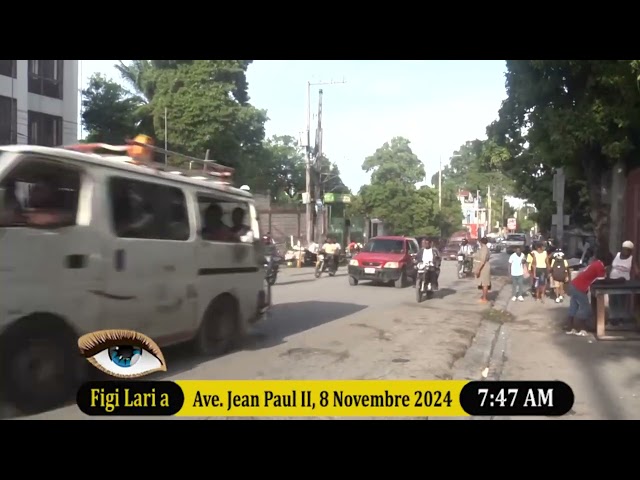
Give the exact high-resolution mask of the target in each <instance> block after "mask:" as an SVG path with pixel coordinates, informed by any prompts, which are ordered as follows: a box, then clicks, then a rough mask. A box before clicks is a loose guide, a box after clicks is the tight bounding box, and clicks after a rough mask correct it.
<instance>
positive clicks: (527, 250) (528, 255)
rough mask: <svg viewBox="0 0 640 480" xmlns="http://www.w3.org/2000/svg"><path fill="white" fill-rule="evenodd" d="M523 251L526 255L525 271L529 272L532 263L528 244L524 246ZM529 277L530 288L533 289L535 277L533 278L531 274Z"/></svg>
mask: <svg viewBox="0 0 640 480" xmlns="http://www.w3.org/2000/svg"><path fill="white" fill-rule="evenodd" d="M524 253H525V255H526V256H527V271H528V272H531V265H533V255H531V249H530V248H529V246H528V245H527V247H526V248H525V251H524ZM530 278H531V289H533V288H534V287H535V278H533V275H530Z"/></svg>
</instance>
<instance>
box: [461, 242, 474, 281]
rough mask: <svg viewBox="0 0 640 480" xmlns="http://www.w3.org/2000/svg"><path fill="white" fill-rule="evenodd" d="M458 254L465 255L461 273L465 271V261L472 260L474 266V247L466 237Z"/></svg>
mask: <svg viewBox="0 0 640 480" xmlns="http://www.w3.org/2000/svg"><path fill="white" fill-rule="evenodd" d="M458 255H462V256H464V260H463V261H462V264H461V265H460V272H461V273H462V272H463V271H464V266H465V263H467V262H471V264H472V266H473V258H471V256H472V255H473V247H472V246H471V245H469V241H468V240H467V239H466V238H465V239H463V240H462V242H461V243H460V249H459V250H458Z"/></svg>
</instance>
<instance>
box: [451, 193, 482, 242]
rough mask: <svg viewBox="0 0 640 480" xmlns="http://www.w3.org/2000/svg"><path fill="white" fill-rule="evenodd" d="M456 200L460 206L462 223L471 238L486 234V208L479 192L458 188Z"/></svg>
mask: <svg viewBox="0 0 640 480" xmlns="http://www.w3.org/2000/svg"><path fill="white" fill-rule="evenodd" d="M458 200H459V201H460V207H461V208H462V215H463V220H462V225H463V226H464V227H465V228H466V230H467V231H468V232H469V233H470V234H471V236H472V237H473V238H478V237H479V236H483V235H484V234H486V229H487V210H486V208H484V205H483V203H482V198H481V197H480V192H476V195H475V196H474V195H473V193H471V192H469V191H467V190H458Z"/></svg>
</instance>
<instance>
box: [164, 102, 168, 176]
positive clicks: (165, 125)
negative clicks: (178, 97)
mask: <svg viewBox="0 0 640 480" xmlns="http://www.w3.org/2000/svg"><path fill="white" fill-rule="evenodd" d="M167 139H168V135H167V107H164V150H165V152H166V151H167V150H168V149H167ZM168 164H169V157H167V154H166V153H165V154H164V166H165V167H166V166H167V165H168Z"/></svg>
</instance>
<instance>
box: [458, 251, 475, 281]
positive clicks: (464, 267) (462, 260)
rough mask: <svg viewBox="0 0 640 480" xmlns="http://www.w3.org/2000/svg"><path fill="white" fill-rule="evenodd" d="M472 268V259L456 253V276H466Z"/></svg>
mask: <svg viewBox="0 0 640 480" xmlns="http://www.w3.org/2000/svg"><path fill="white" fill-rule="evenodd" d="M472 270H473V259H472V258H471V257H470V256H468V255H458V278H466V277H467V276H468V275H469V274H470V273H471V271H472Z"/></svg>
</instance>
